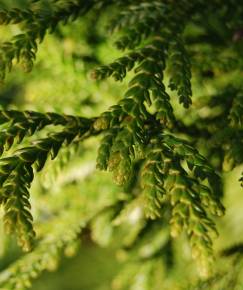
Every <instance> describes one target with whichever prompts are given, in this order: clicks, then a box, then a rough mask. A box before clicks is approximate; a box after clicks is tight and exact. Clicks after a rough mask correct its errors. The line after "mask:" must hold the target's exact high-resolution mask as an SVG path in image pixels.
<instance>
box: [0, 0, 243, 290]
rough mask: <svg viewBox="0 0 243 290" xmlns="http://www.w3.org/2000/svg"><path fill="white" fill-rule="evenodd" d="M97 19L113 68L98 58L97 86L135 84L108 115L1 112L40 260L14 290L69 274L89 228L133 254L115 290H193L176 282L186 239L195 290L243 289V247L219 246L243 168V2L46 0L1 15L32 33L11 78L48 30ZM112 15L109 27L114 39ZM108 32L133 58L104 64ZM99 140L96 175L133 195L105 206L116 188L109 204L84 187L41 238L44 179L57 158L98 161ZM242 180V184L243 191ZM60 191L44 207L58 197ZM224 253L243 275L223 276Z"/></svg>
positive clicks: (0, 174)
mask: <svg viewBox="0 0 243 290" xmlns="http://www.w3.org/2000/svg"><path fill="white" fill-rule="evenodd" d="M92 15H95V17H94V16H92ZM85 17H86V18H85ZM89 17H90V18H89ZM83 18H84V19H87V20H86V21H87V22H86V23H89V25H88V24H87V27H88V28H89V31H87V32H86V39H85V37H84V39H80V41H86V42H87V44H88V45H89V46H90V50H93V52H94V55H95V57H94V58H92V60H93V61H94V62H98V63H100V65H99V66H96V67H94V66H93V65H92V64H91V66H92V69H91V72H90V77H91V79H92V82H97V83H98V84H99V85H100V87H101V86H102V84H103V83H105V82H107V83H108V82H109V81H108V80H107V79H108V78H109V77H112V78H113V79H114V80H115V82H118V81H119V82H121V83H122V84H123V85H124V87H125V89H124V91H123V92H122V93H121V95H120V96H119V98H118V100H116V103H114V104H111V106H110V107H107V108H106V109H105V110H103V112H101V113H99V114H97V115H95V114H89V116H86V115H85V116H80V115H79V114H75V113H73V114H64V113H61V112H58V113H57V112H38V111H33V110H21V109H11V108H3V109H2V110H1V111H0V126H1V131H0V153H1V155H2V157H1V159H0V186H1V190H0V202H1V205H2V209H3V225H4V230H5V233H6V234H9V233H14V234H15V236H16V237H17V241H18V244H19V246H20V247H21V248H22V249H23V250H24V251H26V252H27V253H26V254H25V255H23V256H21V257H20V258H19V259H18V260H16V261H15V262H14V263H13V264H11V265H10V266H9V268H7V269H6V270H4V271H3V272H2V274H0V289H27V288H29V287H31V281H32V279H33V278H36V277H37V276H39V275H40V274H41V272H42V271H44V270H45V269H48V267H51V266H50V265H52V264H54V266H53V268H55V264H56V263H57V261H58V260H59V259H60V257H61V252H62V251H64V252H65V249H69V250H66V252H67V253H68V252H69V251H71V252H72V250H70V248H72V247H73V248H75V247H76V245H77V243H78V239H79V236H80V233H82V230H83V229H84V228H89V229H90V231H91V238H92V239H93V241H95V242H96V243H97V244H100V245H103V246H107V247H108V246H110V245H111V244H112V243H113V244H116V247H117V248H118V249H119V251H120V253H121V256H122V257H123V258H122V260H123V270H121V272H120V273H119V274H118V275H117V277H115V278H114V281H113V283H112V285H111V289H124V290H125V289H130V290H136V289H144V290H149V289H162V288H163V287H165V288H164V289H184V288H183V287H184V284H185V283H184V284H183V285H181V287H179V286H178V285H177V281H173V278H172V279H171V281H172V282H171V281H170V282H167V280H168V277H170V275H171V272H173V269H177V268H180V263H178V258H176V255H177V254H176V252H177V251H178V249H177V247H178V245H179V244H180V243H183V244H184V241H182V240H183V239H184V238H185V239H186V240H187V243H186V245H189V247H190V252H191V257H192V259H194V262H195V263H196V264H197V269H198V274H199V275H198V277H197V278H196V279H199V280H198V281H196V282H195V277H193V279H192V280H193V281H191V282H190V283H188V285H187V286H186V287H187V288H186V289H223V288H220V287H221V283H223V284H224V287H226V286H225V285H228V286H227V287H228V288H227V289H238V288H236V287H237V283H238V282H237V279H238V276H239V275H240V270H239V269H240V267H241V264H242V261H241V255H242V253H241V252H242V251H240V250H239V249H240V248H237V249H236V250H235V251H229V250H228V251H226V252H224V251H223V252H222V253H221V254H218V253H217V251H215V250H214V246H213V243H214V239H215V237H217V236H218V229H217V226H216V221H217V220H220V219H218V218H217V217H221V216H223V215H224V213H225V208H224V205H223V197H224V190H223V181H222V175H223V172H224V171H232V170H233V169H234V168H236V167H237V168H240V166H242V163H243V127H242V126H243V87H242V84H241V82H240V81H239V79H240V76H241V70H242V56H243V55H242V51H243V50H242V49H243V36H242V35H243V32H242V31H243V23H242V19H243V5H242V4H241V3H240V1H236V0H228V1H224V0H212V1H204V0H196V1H189V0H180V1H174V0H163V1H160V0H150V1H148V0H143V1H136V0H133V1H131V0H123V1H117V0H116V1H112V0H69V1H63V0H56V1H52V0H49V1H44V0H39V1H32V2H28V3H26V5H24V7H22V6H20V7H18V8H16V7H9V8H8V7H7V8H5V9H1V10H0V24H1V25H2V26H7V27H8V26H11V25H14V26H17V27H19V28H18V29H19V30H18V31H20V32H19V33H17V34H15V35H14V36H13V37H12V38H10V39H9V40H6V41H3V42H1V43H0V80H1V82H4V80H5V79H8V77H9V76H8V73H10V72H11V71H12V69H13V66H15V65H18V64H20V65H21V67H22V68H23V70H24V71H25V72H30V71H31V70H32V69H33V66H34V63H35V60H36V59H37V60H38V53H37V50H38V49H39V47H40V43H41V42H43V41H44V42H45V41H47V42H48V39H47V40H45V38H46V37H47V35H48V34H50V33H51V34H54V35H58V34H59V33H60V27H63V26H64V27H68V26H70V25H73V24H72V22H74V21H79V19H83ZM94 18H97V19H96V20H95V21H94ZM89 21H90V22H89ZM93 21H94V23H93ZM98 21H100V22H102V25H103V24H104V23H105V25H104V26H105V29H103V30H102V34H101V32H100V30H99V29H98V27H97V26H98V24H97V23H99V22H98ZM90 23H91V24H90ZM109 35H110V36H109ZM92 37H93V40H92ZM99 37H101V38H103V41H104V39H108V38H111V39H112V41H113V40H114V41H113V43H114V45H115V48H116V50H117V51H118V52H117V54H116V55H118V54H119V55H118V56H117V57H116V56H115V57H114V58H113V59H112V60H111V62H110V63H104V61H103V60H102V59H101V60H99V59H97V58H96V53H97V51H98V50H99ZM107 51H108V50H107ZM107 53H108V52H107ZM94 55H93V56H94ZM93 56H92V57H93ZM82 61H83V62H85V61H87V59H85V57H84V58H83V59H82ZM11 73H12V72H11ZM222 79H223V81H222ZM205 83H206V85H207V84H209V85H210V86H211V88H213V89H211V91H210V93H208V94H207V93H203V94H198V93H194V90H195V91H197V90H198V91H200V90H201V91H203V92H205V91H206V90H204V85H205ZM87 84H88V81H87ZM83 85H84V84H80V90H82V89H83ZM3 86H4V83H3ZM97 90H98V89H97ZM100 94H102V90H101V92H100ZM67 98H68V97H67ZM88 101H89V98H88ZM64 106H65V104H64ZM88 106H90V107H92V103H91V104H89V103H88ZM64 111H65V110H64V108H63V112H64ZM73 112H75V108H74V109H73ZM98 136H101V138H99V137H98ZM94 138H95V139H97V140H99V141H98V142H99V148H98V150H97V153H96V155H97V158H96V168H97V169H99V170H103V171H110V172H112V175H113V181H114V183H116V184H117V185H118V186H119V189H117V188H116V193H115V194H114V193H111V195H110V196H109V198H108V199H107V200H105V199H106V195H105V194H104V196H102V190H100V188H102V183H101V185H99V184H98V183H97V184H96V183H95V181H94V185H93V191H97V192H99V191H100V195H101V196H100V199H101V201H100V203H99V204H97V205H96V204H95V203H96V201H95V199H94V198H93V199H92V198H91V197H90V198H88V197H86V198H87V200H83V199H82V198H81V197H80V196H79V194H78V193H77V192H76V194H71V193H70V198H69V197H68V194H69V192H68V191H64V192H63V193H62V195H61V196H60V197H58V200H60V205H56V206H53V207H54V208H53V209H51V210H50V212H54V213H55V212H58V215H57V216H56V217H55V218H52V219H51V220H50V221H49V220H48V221H47V222H46V228H47V229H46V233H45V230H43V232H42V233H41V230H37V231H35V228H37V229H39V227H40V225H38V222H36V226H35V219H33V215H32V210H31V201H30V195H31V194H32V189H31V185H32V182H33V180H34V179H35V178H36V176H37V172H42V171H43V172H44V171H45V170H50V169H46V168H45V167H46V165H47V164H49V163H50V164H51V162H52V161H51V162H50V160H49V159H51V160H53V159H55V158H57V159H59V160H63V159H62V158H64V159H65V158H66V160H65V162H64V161H63V162H62V161H60V163H62V165H60V164H59V166H60V167H61V169H60V172H64V171H65V168H67V167H68V164H69V162H72V161H74V160H75V159H76V158H78V157H77V156H78V155H79V154H81V153H80V150H75V148H78V147H79V148H80V146H84V147H82V150H81V151H82V154H84V155H85V154H86V153H85V152H89V151H90V152H91V154H92V155H93V153H94V152H93V151H92V150H93V149H92V148H93V147H92V146H91V147H92V148H89V145H88V146H87V145H85V144H89V143H85V142H89V140H90V139H91V140H93V139H94ZM82 144H84V145H82ZM85 146H86V147H85ZM65 150H66V151H65ZM72 150H73V151H74V152H73V153H72V154H71V153H70V152H71V151H72ZM65 156H66V157H65ZM53 167H55V161H53ZM54 171H55V170H54ZM93 171H94V169H93V168H92V169H91V173H92V178H88V179H87V180H86V179H85V178H79V177H77V180H78V181H77V180H76V182H79V179H85V180H82V182H83V184H84V186H85V184H86V186H87V188H88V189H90V187H89V186H90V185H87V184H91V187H92V182H93V179H94V180H95V179H97V178H99V177H95V174H98V173H97V171H96V173H95V174H93ZM242 174H243V173H242ZM56 175H57V174H56ZM87 175H90V173H88V174H87ZM98 176H99V175H98ZM242 176H243V175H242ZM242 176H238V177H237V176H236V177H235V180H237V179H239V183H240V184H241V186H243V177H242ZM57 178H58V177H57V176H54V180H56V179H57ZM42 182H43V181H42ZM54 182H55V181H54ZM82 182H80V184H79V183H78V187H77V190H80V191H81V190H82ZM70 184H71V182H70ZM70 184H69V185H68V186H67V185H65V184H64V185H61V187H63V188H66V187H68V188H69V187H72V185H70ZM41 186H42V187H45V182H43V184H42V185H41ZM103 186H105V184H103ZM91 191H92V190H91ZM111 192H112V186H111ZM48 194H49V193H48V190H47V196H45V197H43V199H44V201H45V202H46V203H55V196H50V197H48ZM87 195H88V193H87ZM108 195H109V194H108ZM72 198H73V199H74V200H71V199H72ZM102 199H103V200H102ZM40 200H41V197H40ZM83 201H85V202H86V204H83V203H82V202H83ZM226 209H227V208H226ZM62 210H64V211H66V210H67V211H66V212H65V213H64V214H62ZM40 216H41V214H40ZM37 220H38V213H37ZM219 223H220V221H219ZM55 224H58V225H59V226H58V228H55ZM48 226H49V229H48ZM52 229H53V230H52ZM107 232H109V233H110V234H109V235H108V236H107V234H106V233H107ZM183 233H184V234H183ZM123 234H124V235H123ZM122 235H123V237H121V236H122ZM48 237H50V238H48ZM176 249H177V250H176ZM233 249H235V248H233ZM180 251H183V250H182V248H181V249H180ZM222 256H223V257H222ZM232 256H233V257H232ZM179 259H180V258H179ZM220 259H225V260H227V263H228V267H230V266H232V265H233V268H234V269H236V270H235V271H236V272H235V273H234V272H233V271H228V272H227V270H226V266H225V269H218V268H217V261H219V260H220ZM50 261H52V262H50ZM194 262H193V263H194ZM174 271H176V270H174ZM224 273H225V274H224ZM226 273H227V274H226ZM189 276H190V275H189ZM141 277H142V278H141ZM200 277H201V278H202V279H203V280H201V278H200ZM190 278H192V277H191V276H190ZM185 281H186V280H185ZM173 282H174V284H173ZM163 285H164V286H163ZM205 287H206V288H205ZM225 289H226V288H225Z"/></svg>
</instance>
